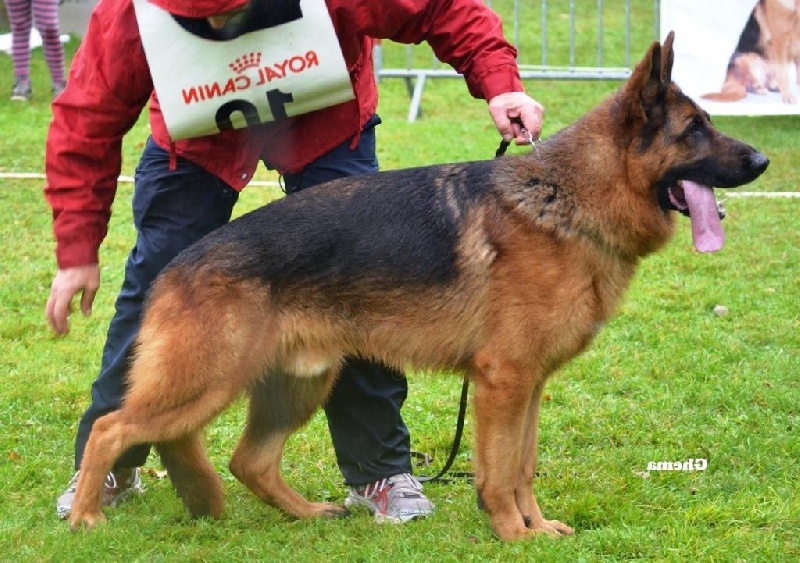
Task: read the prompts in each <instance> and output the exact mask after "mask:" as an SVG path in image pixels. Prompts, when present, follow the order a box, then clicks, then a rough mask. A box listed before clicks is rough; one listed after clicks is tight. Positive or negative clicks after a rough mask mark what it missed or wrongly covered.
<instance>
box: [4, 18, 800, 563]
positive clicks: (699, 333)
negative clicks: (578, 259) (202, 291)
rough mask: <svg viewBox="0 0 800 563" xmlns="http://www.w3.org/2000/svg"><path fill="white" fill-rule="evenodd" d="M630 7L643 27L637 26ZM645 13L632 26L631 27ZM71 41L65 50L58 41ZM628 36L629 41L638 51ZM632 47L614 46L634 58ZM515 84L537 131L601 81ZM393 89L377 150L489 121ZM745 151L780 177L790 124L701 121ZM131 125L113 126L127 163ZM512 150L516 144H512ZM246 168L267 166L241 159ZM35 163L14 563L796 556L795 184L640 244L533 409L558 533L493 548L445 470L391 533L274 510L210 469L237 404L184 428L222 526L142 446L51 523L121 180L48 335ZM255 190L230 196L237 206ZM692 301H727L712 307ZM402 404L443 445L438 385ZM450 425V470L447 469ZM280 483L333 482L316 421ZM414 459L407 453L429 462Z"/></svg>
mask: <svg viewBox="0 0 800 563" xmlns="http://www.w3.org/2000/svg"><path fill="white" fill-rule="evenodd" d="M647 25H650V24H647ZM648 29H649V28H648ZM75 47H76V45H75V44H74V43H72V44H70V45H69V47H68V49H69V52H70V53H73V52H74V49H75ZM642 51H643V47H642V46H641V45H640V46H639V48H638V49H634V53H635V54H636V53H641V52H642ZM635 56H636V55H635ZM10 75H11V72H10V62H9V61H8V59H7V58H5V57H0V77H2V82H0V93H2V96H0V127H2V130H3V131H4V134H3V135H2V136H0V172H11V171H23V172H41V171H42V170H43V143H44V138H45V135H46V127H47V123H48V121H49V119H50V114H49V107H48V101H49V99H48V98H49V95H48V94H49V83H48V79H47V73H46V70H45V68H44V64H43V60H42V57H41V52H40V51H37V52H36V54H35V56H34V88H35V89H36V90H35V92H36V93H35V98H34V101H33V102H32V103H30V104H28V105H20V104H11V103H9V102H8V101H7V98H6V94H4V92H7V91H8V90H10V87H11V86H10V78H8V77H10ZM616 86H617V85H616V84H608V83H561V82H538V83H533V82H531V83H528V87H529V89H530V91H531V93H532V94H533V95H534V96H535V97H536V98H537V99H539V100H540V101H542V102H543V103H544V105H545V106H546V108H547V111H548V113H547V118H546V123H545V131H544V135H545V136H547V135H549V134H552V133H553V132H555V131H556V130H557V129H559V128H560V127H562V126H564V125H566V124H567V123H569V122H571V121H572V120H573V119H575V118H576V117H578V116H579V115H581V114H582V113H583V112H585V111H586V110H587V109H589V108H590V107H592V106H593V105H594V104H596V103H597V102H598V101H599V100H600V99H602V98H603V97H604V96H605V95H607V94H608V93H609V92H610V91H611V90H613V89H614V88H616ZM407 103H408V100H407V97H406V92H405V86H404V84H403V83H402V81H400V80H386V81H384V82H383V84H382V85H381V107H380V112H381V115H382V117H383V119H384V125H382V126H381V127H380V128H379V133H378V135H379V152H380V158H381V162H382V165H383V167H384V168H398V167H406V166H416V165H423V164H430V163H434V162H444V161H457V160H469V159H484V158H489V157H491V156H492V155H493V154H494V150H495V149H496V146H497V141H498V138H497V135H496V133H495V132H494V130H493V127H492V126H491V125H490V123H489V119H488V114H487V112H486V109H485V104H484V103H483V102H479V101H475V100H471V99H470V98H469V97H468V96H467V93H466V88H465V86H464V85H463V84H462V83H461V82H460V81H458V80H439V81H436V80H434V81H430V82H429V84H428V87H427V88H426V91H425V97H424V102H423V109H424V118H423V119H422V120H421V121H419V122H417V123H415V124H407V123H406V122H405V115H406V110H407ZM715 121H716V122H717V124H718V125H719V127H720V128H721V129H722V130H723V131H725V132H726V133H728V134H731V135H734V136H736V137H739V138H742V139H745V140H747V141H748V142H750V143H752V144H754V145H756V146H758V147H759V148H761V149H762V150H764V152H766V153H767V154H768V155H769V156H770V158H771V160H772V165H771V167H770V169H769V170H768V172H767V173H766V174H765V175H764V176H763V177H762V178H760V179H759V180H758V181H757V182H755V183H754V184H753V185H751V186H748V187H747V188H746V189H747V190H748V191H793V190H796V185H797V180H798V174H797V172H796V168H795V165H794V163H795V161H796V155H797V154H798V149H800V146H799V145H800V140H799V139H800V138H799V137H798V135H797V131H798V126H799V125H800V119H799V118H797V117H788V118H787V117H781V118H758V119H745V118H726V119H717V120H715ZM146 134H147V129H146V123H145V122H144V121H142V122H141V123H140V124H139V125H137V127H136V128H135V129H134V130H133V131H132V132H131V134H130V135H129V137H128V138H127V139H126V144H125V149H124V150H125V159H124V170H123V172H124V173H125V174H131V173H132V170H133V167H134V166H135V163H136V159H137V156H138V152H139V151H140V149H141V145H142V142H143V140H144V138H145V136H146ZM511 150H512V151H515V152H521V151H524V150H526V149H525V148H517V147H514V148H512V149H511ZM259 178H260V179H274V175H271V174H269V173H267V172H266V171H261V172H260V173H259ZM41 185H42V182H41V180H8V179H0V209H2V221H0V559H6V560H15V561H47V560H53V561H97V560H103V561H106V560H107V561H111V560H118V561H231V560H233V561H236V560H266V561H273V560H274V561H283V560H290V561H300V562H304V561H309V562H317V561H324V560H337V561H385V560H386V559H387V558H388V557H391V558H392V559H394V560H397V561H431V560H441V561H459V562H461V561H503V562H505V561H511V560H518V561H530V560H536V561H629V560H641V561H645V560H646V561H676V562H677V561H686V560H696V561H792V560H798V558H800V542H798V539H797V529H798V528H800V498H798V491H799V490H800V479H798V477H797V463H798V460H800V440H798V439H797V435H798V431H799V430H800V382H799V381H798V374H800V360H798V358H800V316H799V313H798V311H799V309H798V305H797V304H798V303H800V289H798V288H800V250H799V248H800V221H798V219H797V216H798V205H800V200H797V199H766V198H748V199H742V198H731V199H729V200H728V209H729V217H728V219H727V220H726V221H725V227H726V231H727V235H728V242H727V245H726V248H725V249H724V250H723V251H722V252H720V253H718V254H715V255H700V254H697V253H696V252H694V251H693V250H692V248H691V242H690V236H689V232H688V231H689V229H688V223H687V222H685V221H683V223H682V225H681V228H680V230H679V233H678V236H677V237H676V239H675V240H674V241H673V242H672V243H671V244H670V245H669V247H668V248H667V249H666V250H665V251H663V252H662V253H660V254H658V255H656V256H653V257H651V258H649V259H647V260H645V261H644V263H643V264H642V267H641V269H640V270H639V273H638V275H637V278H636V280H635V281H634V283H633V285H632V288H631V290H630V292H629V294H628V296H627V298H626V300H625V301H624V303H623V305H622V306H621V307H620V311H619V315H618V316H617V317H616V318H615V319H614V320H613V321H612V322H611V323H609V325H608V326H607V327H606V329H605V330H604V331H603V332H602V333H601V335H600V336H599V337H598V339H597V341H596V342H595V343H594V345H593V346H592V347H591V349H590V350H589V351H588V352H587V353H586V354H584V355H583V356H581V357H580V358H578V359H577V360H575V361H574V362H572V363H571V364H569V365H568V366H567V367H566V368H565V369H563V370H562V372H561V373H560V374H558V375H557V376H556V377H554V378H553V380H552V382H551V383H550V384H549V386H548V388H547V391H546V392H547V397H546V399H547V400H546V401H545V403H544V406H543V414H542V439H541V449H540V452H541V463H540V471H541V472H542V474H543V476H542V478H541V479H540V480H539V481H538V488H537V495H538V498H539V502H540V504H541V505H542V508H543V510H544V511H545V514H546V515H548V516H549V517H551V518H558V519H561V520H564V521H566V522H568V523H570V524H572V525H573V526H574V527H575V528H576V529H577V534H576V535H575V536H574V537H571V538H565V539H561V540H552V539H549V538H537V539H535V540H532V541H528V542H519V543H515V544H503V543H501V542H498V541H497V540H495V539H494V538H493V536H492V534H491V531H490V529H489V526H488V522H487V519H486V517H485V516H484V515H483V514H482V513H480V512H479V511H478V510H476V508H475V494H474V491H473V489H472V486H471V485H470V484H469V483H466V482H463V481H457V482H455V483H453V484H450V485H439V484H435V485H428V486H427V487H426V491H427V493H428V495H429V496H430V497H431V498H432V499H433V500H434V502H435V503H436V505H437V513H436V514H435V515H434V516H433V517H432V518H429V519H427V520H425V521H423V522H418V523H414V524H412V525H409V526H404V527H391V526H377V525H375V524H374V523H373V522H372V520H371V519H370V518H369V517H367V516H366V515H364V514H358V515H354V516H352V517H350V518H347V519H343V520H336V521H316V522H292V521H290V520H288V519H286V518H285V517H283V516H282V515H281V514H279V513H278V512H277V511H275V510H273V509H271V508H269V507H266V506H264V505H263V504H262V503H261V502H260V501H258V500H257V499H255V498H254V497H253V496H252V495H251V494H250V493H249V492H248V491H246V490H245V489H244V487H243V486H242V485H240V484H239V483H238V482H237V481H235V479H233V478H232V477H231V475H230V473H229V472H228V471H227V469H226V465H227V461H228V459H229V455H230V452H231V450H232V448H233V445H234V444H235V442H236V440H237V438H238V435H239V432H240V430H241V428H242V423H243V417H244V409H243V405H242V404H241V403H237V404H236V405H235V406H234V407H233V408H231V409H230V410H229V411H228V412H227V413H226V414H225V415H223V416H222V417H221V418H220V419H219V420H217V421H215V422H214V423H213V424H212V425H211V427H210V428H209V431H208V441H209V450H210V452H211V455H212V461H213V462H214V464H215V465H216V467H218V469H219V471H220V474H221V475H222V477H223V479H224V481H225V483H226V493H227V499H228V505H227V510H226V512H225V514H224V517H223V518H222V520H220V521H217V522H211V521H191V520H190V519H189V518H188V517H187V516H186V514H185V512H184V510H183V508H182V506H181V504H180V502H179V501H178V500H177V498H176V497H175V494H174V492H173V490H172V488H171V487H170V485H169V483H168V482H167V481H165V480H161V479H159V478H158V477H157V476H156V475H155V471H156V470H159V469H160V467H159V465H158V463H157V462H156V461H155V459H154V458H153V459H151V462H150V464H149V465H148V469H149V470H151V471H150V472H149V473H150V474H148V475H147V476H146V477H145V479H146V481H147V485H148V492H147V494H146V495H144V496H143V497H141V498H137V499H135V500H133V501H132V502H130V503H128V504H126V505H124V506H122V507H120V508H118V509H116V510H109V511H107V514H108V516H109V520H110V522H109V524H108V525H107V526H104V527H102V528H101V529H99V530H97V531H95V532H93V533H90V534H84V533H78V534H73V533H70V532H69V531H68V530H67V527H66V526H65V525H64V523H63V522H60V521H58V520H56V518H55V511H54V500H55V497H56V496H57V495H58V494H59V493H60V492H61V490H62V488H63V487H64V485H65V484H66V482H67V481H68V479H69V477H70V475H71V460H72V449H73V439H74V431H75V426H76V423H77V420H78V418H79V417H80V415H81V414H82V412H83V410H84V409H85V407H86V405H87V400H88V392H89V386H90V384H91V382H92V380H93V379H94V376H95V374H96V370H97V366H98V363H99V356H100V350H101V347H102V344H103V339H104V334H105V330H106V327H107V324H108V321H109V319H110V316H111V313H112V306H113V300H114V297H115V294H116V290H117V288H118V287H119V284H120V281H121V279H120V275H121V270H122V265H123V263H124V260H125V257H126V253H127V250H128V248H129V245H130V244H131V241H132V238H133V230H132V226H131V224H130V205H129V202H130V197H131V187H130V185H128V184H123V185H122V186H121V188H120V190H119V193H118V197H117V201H116V204H115V207H114V215H113V218H112V222H111V227H110V231H109V235H108V238H107V240H106V242H105V244H104V246H103V249H102V254H101V256H102V258H101V259H102V276H103V285H102V287H101V290H100V293H99V294H98V296H97V300H96V304H95V308H94V313H93V316H92V317H90V318H82V317H81V316H80V315H76V316H74V317H73V319H72V332H71V334H70V335H69V336H68V337H65V338H55V337H54V336H53V335H52V334H51V333H50V331H49V330H48V328H47V326H46V323H45V319H44V303H45V300H46V298H47V295H48V290H49V284H50V281H51V279H52V276H53V274H54V268H55V265H54V261H53V257H52V249H53V242H52V237H51V235H50V216H49V211H48V209H47V207H46V205H45V203H44V201H43V199H42V196H41ZM277 196H279V193H278V192H277V191H276V190H275V189H270V188H260V187H253V188H249V189H247V190H245V191H244V193H243V196H242V199H241V200H240V204H239V206H238V208H237V213H242V212H244V211H245V210H248V209H252V208H254V207H256V206H258V205H261V204H262V203H264V202H265V201H268V200H269V199H272V198H274V197H277ZM716 305H724V306H726V307H727V308H728V311H729V312H728V314H727V315H725V316H717V315H715V314H714V312H713V309H714V307H715V306H716ZM410 382H411V383H410V385H411V391H410V396H409V400H408V402H407V405H406V407H405V409H404V413H405V416H406V419H407V422H408V424H409V426H410V428H411V431H412V437H413V448H414V449H416V450H419V451H425V452H429V453H432V454H433V455H434V456H435V457H436V462H435V464H437V463H441V462H442V461H443V459H444V458H445V457H446V454H447V449H448V447H449V444H450V440H451V439H452V433H453V426H454V422H455V413H456V410H457V403H458V394H459V391H460V382H459V380H458V379H456V378H453V377H437V376H436V375H434V374H413V375H412V377H411V378H410ZM471 431H472V428H471V424H469V423H468V425H467V430H466V437H465V441H464V444H463V445H462V448H461V450H460V453H459V457H458V459H457V462H456V467H455V469H456V470H468V469H469V468H470V457H471V447H470V438H471ZM698 457H704V458H708V459H709V460H710V466H709V468H708V470H707V471H704V472H697V473H680V472H671V473H656V472H651V473H650V474H649V475H647V474H646V473H645V469H646V467H647V463H648V462H649V461H661V460H685V459H688V458H698ZM284 467H285V473H286V476H287V479H288V480H289V481H290V483H291V484H292V485H294V486H295V487H297V488H298V490H299V491H300V492H301V493H303V494H305V495H307V496H308V497H310V498H312V499H315V500H322V499H328V500H333V501H341V500H342V499H343V496H344V489H343V487H342V484H341V477H340V475H339V473H338V471H337V469H336V467H335V461H334V455H333V451H332V448H331V445H330V439H329V437H328V433H327V429H326V426H325V422H324V419H323V418H322V416H321V415H318V416H317V417H315V418H314V420H313V421H312V423H311V424H310V425H309V426H308V427H307V428H306V429H304V430H303V431H302V432H301V433H299V434H298V435H296V436H295V437H293V439H292V440H291V441H290V444H289V447H288V452H287V457H286V460H285V465H284ZM434 469H435V468H427V469H421V470H420V471H421V472H433V471H434Z"/></svg>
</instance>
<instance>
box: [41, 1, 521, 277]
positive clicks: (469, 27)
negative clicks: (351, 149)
mask: <svg viewBox="0 0 800 563" xmlns="http://www.w3.org/2000/svg"><path fill="white" fill-rule="evenodd" d="M174 1H176V0H157V2H156V3H157V4H158V5H160V6H162V7H166V6H165V4H169V3H170V2H174ZM177 1H181V0H177ZM183 1H184V3H185V2H186V0H183ZM206 1H207V2H208V0H206ZM226 3H229V5H230V6H236V5H237V4H241V3H242V0H214V1H212V2H211V4H215V5H222V6H224V5H226ZM326 3H327V5H328V10H329V12H330V14H331V17H332V19H333V24H334V28H335V30H336V34H337V36H338V38H339V42H340V45H341V48H342V52H343V54H344V58H345V61H346V63H347V66H348V69H349V71H350V76H351V78H352V81H353V87H354V91H355V93H356V99H355V100H353V101H351V102H347V103H344V104H341V105H338V106H334V107H330V108H327V109H323V110H319V111H316V112H313V113H310V114H306V115H304V116H301V117H296V118H290V119H288V120H285V121H282V122H280V123H273V124H266V125H261V126H257V127H255V128H250V129H247V130H235V131H226V132H224V133H221V134H218V135H213V136H207V137H201V138H196V139H188V140H181V141H177V142H175V143H174V144H173V143H172V141H171V140H170V138H169V135H168V133H167V130H166V127H165V125H164V120H163V117H162V114H161V112H160V110H159V104H158V99H157V97H156V96H155V93H154V91H153V83H152V80H151V77H150V70H149V68H148V66H147V61H146V59H145V55H144V51H143V48H142V44H141V39H140V37H139V30H138V25H137V21H136V17H135V15H134V9H133V4H132V2H131V0H100V2H99V3H98V4H97V6H96V8H95V9H94V11H93V12H92V15H91V17H90V20H89V26H88V29H87V32H86V35H85V37H84V38H83V42H82V43H81V46H80V48H79V49H78V52H77V53H76V55H75V58H74V60H73V61H72V64H71V68H70V74H69V80H68V82H67V88H66V90H65V91H64V92H63V93H62V94H61V95H60V96H59V97H58V98H57V99H56V100H55V101H54V102H53V120H52V122H51V124H50V130H49V133H48V136H47V147H46V163H45V168H46V173H47V183H46V186H45V189H44V191H45V197H46V199H47V202H48V203H49V204H50V206H51V207H52V210H53V231H54V234H55V238H56V259H57V261H58V266H59V268H68V267H75V266H82V265H88V264H96V263H98V249H99V247H100V243H101V242H102V241H103V239H104V238H105V236H106V232H107V229H108V221H109V218H110V216H111V204H112V202H113V200H114V195H115V192H116V189H117V177H118V176H119V174H120V170H121V147H122V138H123V136H124V135H125V133H127V132H128V131H129V130H130V129H131V127H133V125H134V124H135V123H136V121H137V119H138V117H139V115H140V113H141V112H142V110H143V109H144V107H145V105H146V104H147V102H148V101H150V126H151V132H152V135H153V138H154V140H155V141H156V143H158V144H159V145H160V146H161V147H163V148H165V149H167V150H171V151H172V152H173V154H177V155H180V156H181V157H183V158H186V159H188V160H190V161H192V162H194V163H196V164H199V165H201V166H203V167H204V168H205V169H207V170H208V171H209V172H211V173H213V174H214V175H216V176H218V177H219V178H221V179H222V180H224V181H225V182H227V183H228V184H230V185H231V186H232V187H233V188H235V189H237V190H241V189H242V188H244V186H245V185H246V184H247V183H248V182H249V181H250V179H251V178H252V176H253V173H254V172H255V169H256V166H257V165H258V161H259V160H260V159H261V158H262V157H263V159H264V160H265V161H266V162H267V163H269V164H270V165H271V166H273V167H275V168H276V169H277V170H278V171H280V172H284V173H287V172H297V171H299V170H300V169H302V168H303V167H304V166H306V165H308V164H309V163H310V162H312V161H313V160H315V159H316V158H318V157H320V156H321V155H323V154H325V153H326V152H329V151H330V150H331V149H333V148H334V147H336V146H337V145H340V144H341V143H343V142H344V141H346V140H347V139H348V138H350V137H352V136H354V135H356V134H357V133H358V132H359V131H360V130H361V127H362V126H363V125H364V124H365V123H366V121H367V119H369V117H370V116H371V115H372V114H373V113H374V112H375V110H376V107H377V101H378V92H377V88H376V85H375V78H374V75H373V68H372V43H373V39H372V38H383V39H391V40H395V41H398V42H402V43H417V42H420V41H423V40H424V41H427V42H428V43H429V44H430V45H431V46H432V47H433V49H434V51H435V53H436V54H437V56H438V57H439V59H441V60H443V61H445V62H447V63H449V64H451V65H452V66H453V67H454V68H455V69H456V70H457V71H459V72H460V73H462V74H463V75H464V76H465V78H466V81H467V85H468V87H469V90H470V92H471V93H472V95H473V96H475V97H477V98H483V99H486V100H489V99H491V98H492V97H494V96H496V95H498V94H502V93H505V92H515V91H522V85H521V83H520V79H519V72H518V69H517V65H516V51H515V49H514V48H513V46H512V45H510V44H509V43H508V42H507V41H506V40H505V39H504V36H503V33H502V29H501V24H500V20H499V18H498V17H497V16H496V15H495V14H494V13H493V12H491V11H490V10H488V9H487V8H486V7H485V5H484V4H483V2H482V1H481V0H326Z"/></svg>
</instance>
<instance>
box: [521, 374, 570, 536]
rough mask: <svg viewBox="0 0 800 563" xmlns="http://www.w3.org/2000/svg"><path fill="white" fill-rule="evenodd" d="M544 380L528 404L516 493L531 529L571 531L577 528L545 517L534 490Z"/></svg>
mask: <svg viewBox="0 0 800 563" xmlns="http://www.w3.org/2000/svg"><path fill="white" fill-rule="evenodd" d="M544 383H545V382H544V381H541V382H539V384H538V385H536V387H535V389H534V391H533V399H532V400H531V403H530V405H529V406H528V415H527V417H526V422H525V429H524V434H523V438H522V459H521V463H520V471H519V477H518V478H517V489H516V492H515V497H516V499H517V506H518V507H519V511H520V512H521V513H522V517H523V518H524V520H525V523H526V525H527V526H528V528H529V529H531V530H534V531H537V532H545V533H547V534H550V535H552V536H560V535H570V534H572V533H574V530H573V529H572V528H570V527H569V526H567V525H566V524H564V523H563V522H559V521H558V520H545V519H544V517H543V516H542V511H541V510H540V509H539V503H537V502H536V496H535V495H534V494H533V480H534V475H535V473H536V462H537V457H538V456H537V447H538V441H539V438H538V436H539V407H540V405H541V401H542V391H543V390H544Z"/></svg>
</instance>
